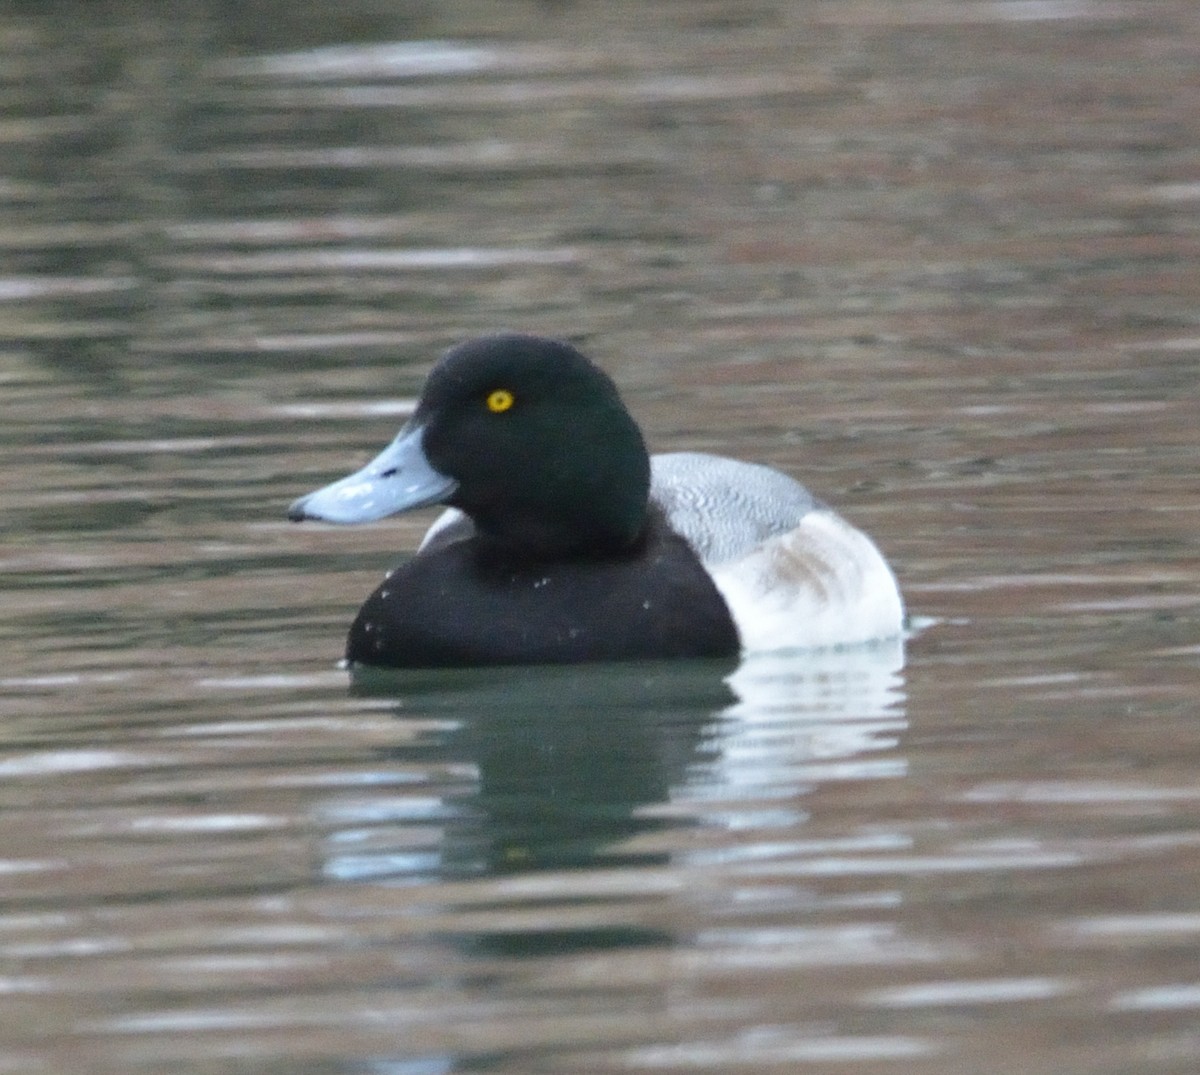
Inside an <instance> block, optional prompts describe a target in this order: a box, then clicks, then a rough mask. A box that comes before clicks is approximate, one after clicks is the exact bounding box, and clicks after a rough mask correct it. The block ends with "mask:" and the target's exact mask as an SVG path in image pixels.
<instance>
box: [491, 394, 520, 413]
mask: <svg viewBox="0 0 1200 1075" xmlns="http://www.w3.org/2000/svg"><path fill="white" fill-rule="evenodd" d="M515 402H516V397H515V396H514V395H513V394H512V393H511V392H510V391H509V390H508V389H507V388H497V389H496V391H495V392H493V393H492V394H491V395H490V396H488V398H487V407H488V410H489V411H491V412H492V414H503V413H504V412H505V411H506V410H508V408H509V407H511V406H512V405H513V404H514V403H515Z"/></svg>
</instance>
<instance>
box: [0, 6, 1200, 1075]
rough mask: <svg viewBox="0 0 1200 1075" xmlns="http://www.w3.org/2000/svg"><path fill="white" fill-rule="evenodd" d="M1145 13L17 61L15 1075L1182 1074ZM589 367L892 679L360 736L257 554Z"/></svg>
mask: <svg viewBox="0 0 1200 1075" xmlns="http://www.w3.org/2000/svg"><path fill="white" fill-rule="evenodd" d="M1198 44H1200V13H1198V12H1197V10H1196V9H1195V7H1194V5H1192V4H1189V3H1186V2H1184V0H1161V2H1160V0H1149V2H1144V3H1137V4H1134V3H1122V2H1116V3H1108V2H1100V0H1096V2H1083V3H1066V2H1057V0H1032V2H1031V0H997V2H982V0H980V2H974V0H971V2H956V3H948V2H941V0H911V2H907V0H906V2H905V3H892V4H884V3H874V2H862V3H858V2H855V3H843V4H837V5H829V4H816V3H793V4H776V3H751V4H741V5H731V4H728V3H725V2H721V0H713V2H707V0H706V2H702V3H692V2H689V3H676V2H664V3H657V4H654V5H633V4H623V3H617V4H606V5H600V4H594V3H576V4H561V5H543V6H540V7H537V8H533V7H530V8H528V9H526V8H522V7H520V6H511V5H506V6H504V8H503V10H501V9H500V8H497V7H494V6H491V5H480V4H475V3H470V2H466V0H462V2H459V0H453V2H450V3H445V4H441V5H438V6H436V7H426V8H413V9H411V10H404V11H400V10H399V9H398V8H396V6H395V5H392V4H376V3H373V2H372V0H352V2H349V3H344V4H342V5H337V6H334V7H330V6H329V5H321V6H320V7H317V6H314V5H310V4H305V3H296V4H292V5H289V7H288V8H287V9H286V10H284V9H281V8H276V7H274V6H272V5H267V6H265V7H264V6H261V5H259V6H256V7H248V8H245V9H239V10H238V11H232V10H227V9H225V8H222V9H220V10H217V9H216V8H215V7H214V6H212V5H207V4H192V5H168V6H167V7H165V8H164V7H162V6H160V5H153V4H147V5H133V6H129V5H126V6H125V7H120V6H110V5H86V4H68V3H65V2H64V3H61V4H60V3H55V4H51V5H42V6H37V7H34V6H30V5H23V6H20V5H18V6H17V7H14V8H12V9H11V10H9V11H7V12H6V13H0V95H2V96H3V100H4V102H5V104H6V110H5V116H4V118H3V119H2V120H0V147H2V148H3V154H2V156H3V159H4V162H5V163H4V168H3V172H2V173H0V481H2V483H3V487H4V490H5V495H4V513H3V521H2V522H0V601H2V602H3V605H2V607H3V610H4V616H3V618H2V620H3V622H2V623H0V638H2V639H3V649H2V654H3V664H2V667H0V804H2V806H3V810H2V812H0V1071H14V1072H25V1071H31V1072H34V1071H38V1072H57V1071H94V1072H97V1073H108V1072H122V1073H127V1072H131V1071H146V1072H159V1071H164V1070H171V1071H173V1072H180V1073H189V1072H195V1073H201V1072H206V1073H207V1072H216V1071H239V1072H240V1071H255V1072H263V1073H268V1072H275V1071H284V1070H286V1071H296V1070H304V1071H312V1072H330V1073H332V1072H357V1073H378V1075H430V1073H441V1072H451V1071H455V1072H458V1071H481V1070H490V1071H510V1072H519V1073H521V1075H526V1073H530V1072H588V1073H598V1072H607V1071H618V1070H620V1071H630V1070H632V1071H678V1072H690V1071H716V1072H726V1071H730V1072H732V1071H754V1072H758V1071H793V1070H802V1071H825V1070H829V1071H848V1070H853V1071H856V1072H876V1071H878V1072H884V1071H887V1072H893V1071H894V1072H914V1073H915V1072H920V1073H921V1075H931V1073H938V1072H946V1073H954V1075H959V1073H961V1072H964V1071H986V1072H1014V1073H1015V1072H1020V1073H1022V1075H1028V1073H1046V1075H1051V1073H1052V1075H1072V1073H1080V1075H1082V1073H1088V1075H1092V1073H1112V1075H1130V1073H1142V1072H1146V1073H1150V1072H1153V1073H1155V1075H1159V1073H1164V1075H1170V1073H1179V1075H1184V1073H1187V1075H1190V1073H1192V1072H1193V1071H1195V1070H1196V1066H1197V1063H1196V1057H1197V1056H1198V1055H1200V1030H1198V1029H1197V1028H1198V1027H1200V974H1198V972H1197V969H1196V968H1197V966H1198V965H1200V961H1198V955H1200V907H1198V906H1197V898H1196V891H1197V880H1198V878H1200V790H1197V789H1198V786H1200V785H1198V782H1197V779H1196V774H1197V772H1198V771H1200V735H1198V734H1197V731H1196V720H1195V715H1196V697H1197V687H1198V686H1200V677H1198V675H1197V667H1198V657H1200V639H1198V635H1197V615H1196V610H1197V607H1198V605H1200V593H1198V590H1200V585H1198V583H1197V579H1198V577H1200V575H1198V572H1197V566H1198V561H1200V546H1198V544H1197V537H1196V530H1197V528H1196V510H1197V509H1196V503H1197V483H1196V473H1197V460H1198V457H1200V434H1198V433H1197V423H1196V421H1195V417H1194V412H1195V402H1194V396H1195V394H1196V393H1195V384H1196V379H1197V373H1198V372H1200V358H1198V355H1200V334H1198V333H1197V322H1196V301H1195V300H1196V295H1197V293H1200V287H1198V284H1200V280H1198V278H1197V271H1196V266H1197V264H1200V260H1198V259H1197V253H1198V252H1200V251H1198V248H1197V243H1198V233H1197V227H1196V212H1195V210H1196V203H1197V201H1198V200H1200V186H1198V185H1197V183H1196V164H1197V151H1196V148H1195V147H1196V146H1197V144H1200V137H1198V135H1200V132H1198V130H1197V126H1198V122H1200V121H1198V119H1197V117H1198V116H1200V100H1198V96H1200V95H1198V92H1197V83H1196V80H1195V78H1194V70H1195V55H1196V50H1197V47H1198ZM500 326H505V327H516V328H526V329H532V330H537V331H542V332H547V333H561V334H569V335H571V336H572V337H573V338H575V339H576V340H578V341H579V342H580V343H581V345H582V346H584V347H585V349H587V350H589V351H590V352H591V353H593V354H594V355H595V356H596V357H597V358H598V359H600V360H601V361H602V362H603V364H605V365H606V366H607V367H608V368H609V369H610V370H611V371H612V372H613V374H614V376H615V377H616V378H617V379H618V381H619V382H620V383H621V384H622V385H623V387H624V388H625V391H626V394H627V396H628V398H629V400H630V402H631V406H632V408H633V410H634V411H635V413H636V414H637V416H638V417H639V419H640V420H641V421H642V423H643V424H644V426H645V428H646V429H647V431H648V433H649V435H650V439H651V441H652V442H653V443H654V445H655V447H656V448H658V449H681V448H701V449H710V450H716V451H720V452H724V453H727V454H732V455H739V456H743V457H747V458H752V459H758V460H763V461H766V462H771V463H774V464H775V465H778V466H780V467H782V468H784V469H786V470H789V471H791V472H792V473H794V474H796V475H798V476H800V477H802V478H803V479H805V480H806V481H808V482H809V483H810V484H811V485H812V486H813V487H814V489H815V490H816V491H817V492H818V493H819V494H820V495H822V496H824V497H826V498H827V499H829V500H831V501H832V502H834V503H836V504H837V505H838V506H840V507H842V508H844V510H845V511H846V513H847V514H848V515H849V516H850V517H851V518H853V519H854V520H855V521H856V522H858V523H860V524H861V525H863V526H864V527H865V528H866V529H868V530H869V531H870V532H871V533H872V534H874V535H875V536H876V537H877V538H878V540H879V542H880V544H881V545H882V546H883V547H884V549H885V550H886V551H887V553H888V554H889V556H890V558H891V559H892V560H893V562H894V563H895V565H896V568H897V572H898V574H899V576H900V578H901V580H902V584H903V586H904V589H905V593H906V596H907V599H908V602H909V605H910V607H911V608H912V610H913V611H914V612H915V613H916V614H917V615H918V616H919V617H921V618H922V622H924V623H926V624H928V623H929V621H934V625H933V626H928V627H927V629H925V630H924V631H922V632H921V633H919V634H918V635H917V636H916V637H915V638H914V639H913V640H911V642H910V644H909V646H908V652H907V655H906V656H905V657H904V658H902V657H901V655H899V654H898V653H895V652H887V651H884V652H874V653H867V654H858V655H854V654H850V655H846V654H843V655H834V656H833V657H831V658H827V659H822V660H813V659H803V660H797V659H790V660H787V659H781V660H779V661H774V662H755V663H753V664H751V665H749V666H747V667H743V668H741V669H739V670H738V671H737V672H736V673H735V674H734V675H733V677H732V678H729V677H728V673H729V669H727V668H723V667H709V666H703V665H701V666H684V667H678V666H675V667H661V666H633V667H627V668H617V669H585V670H577V671H571V672H569V673H563V672H561V671H558V672H555V671H550V672H545V671H534V670H524V671H515V672H505V673H503V674H497V673H494V672H493V673H488V674H486V675H479V674H458V675H447V674H441V675H436V676H420V677H406V678H402V679H398V680H387V679H384V680H380V681H369V682H367V681H364V682H358V683H351V682H350V681H349V680H348V678H347V676H346V675H345V673H343V672H340V671H338V670H337V669H336V668H335V666H334V662H335V660H336V657H337V656H338V653H339V651H340V646H341V642H342V638H343V635H344V631H345V628H346V625H347V623H348V621H349V619H350V617H351V615H352V613H353V610H354V608H355V607H356V605H357V603H358V601H359V600H360V599H361V597H362V596H364V595H365V594H366V593H367V592H368V591H369V590H370V588H371V587H372V586H373V585H374V583H375V582H376V581H377V579H378V577H379V575H380V574H381V573H382V571H383V570H384V568H385V567H386V566H387V565H388V564H389V563H390V562H391V561H392V560H393V559H394V558H395V557H396V556H397V555H398V554H399V553H400V552H401V551H403V550H406V549H410V548H412V547H414V546H415V544H416V542H417V540H418V539H419V535H420V530H421V527H422V525H423V520H418V521H405V520H397V521H394V522H391V523H388V524H385V525H380V526H377V527H368V528H364V529H360V530H347V531H339V530H333V529H320V528H295V527H290V526H289V525H288V524H287V523H286V522H284V521H283V511H284V509H285V508H286V505H287V503H288V502H289V501H290V500H291V499H292V498H293V497H294V496H295V495H297V494H298V493H301V492H304V491H306V490H308V489H310V488H313V487H315V486H316V485H318V484H320V483H321V482H323V481H325V480H328V479H329V478H331V477H334V476H336V475H338V474H341V473H344V472H345V471H346V470H347V469H348V468H349V466H350V465H352V464H353V463H354V462H355V460H362V459H365V458H366V456H367V454H368V453H369V452H370V451H372V450H373V449H374V448H375V447H376V446H377V445H378V444H379V443H380V442H381V441H382V440H383V439H384V438H385V437H387V436H388V435H390V433H391V432H393V431H394V429H395V427H396V425H397V424H398V423H399V422H400V421H402V419H403V416H404V415H405V414H406V413H407V410H408V408H409V407H410V406H411V399H412V395H413V393H414V392H415V391H416V389H417V386H418V385H419V383H420V380H421V377H422V375H423V373H424V372H425V370H426V369H427V368H428V366H429V364H430V363H431V361H432V359H433V358H434V356H435V355H436V353H437V352H438V350H439V349H440V348H441V347H443V346H444V345H446V344H448V343H449V342H452V341H453V340H456V339H458V338H461V337H463V336H466V335H469V334H471V333H474V332H478V331H483V330H488V329H494V328H496V327H500Z"/></svg>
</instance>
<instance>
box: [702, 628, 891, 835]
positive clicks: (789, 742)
mask: <svg viewBox="0 0 1200 1075" xmlns="http://www.w3.org/2000/svg"><path fill="white" fill-rule="evenodd" d="M903 667H904V644H903V642H901V641H899V640H896V641H893V642H886V643H881V644H878V645H872V646H854V647H847V648H845V649H836V650H822V651H815V652H808V653H762V654H751V655H749V656H748V657H746V659H745V660H743V662H742V663H741V665H740V666H739V667H738V669H737V671H735V672H734V673H733V675H731V676H730V677H729V679H728V680H727V683H728V684H729V686H730V687H731V688H732V689H733V691H734V693H735V694H736V695H737V698H738V700H737V701H736V702H735V703H734V704H733V705H731V706H728V707H727V708H725V709H724V710H722V712H721V714H720V722H719V723H718V724H717V725H715V726H714V729H713V731H714V734H713V739H712V742H711V744H710V749H711V752H712V754H713V756H714V760H713V761H712V762H711V763H709V764H708V765H705V766H698V767H697V770H696V772H695V778H694V779H693V780H692V781H691V782H689V785H688V787H687V789H686V791H685V792H684V793H685V794H687V795H689V796H691V795H695V794H697V793H700V794H709V795H712V796H717V797H721V796H730V795H732V796H734V797H735V798H736V797H750V798H753V799H754V800H756V801H757V804H758V805H757V806H756V807H751V809H752V810H758V811H761V809H762V802H761V799H762V797H763V796H764V795H768V796H769V795H771V794H778V795H782V796H788V797H791V796H792V795H794V793H795V792H796V791H797V790H799V786H800V785H811V784H813V783H815V782H819V781H824V780H872V779H879V778H894V777H899V776H903V775H904V773H905V772H906V765H905V762H904V759H903V758H901V757H897V756H894V755H891V756H888V757H883V758H881V757H878V754H879V753H880V752H881V751H892V750H894V749H895V748H896V746H897V745H898V744H899V741H900V738H899V737H900V734H901V733H902V732H903V731H904V729H905V728H906V727H907V722H906V721H905V718H904V712H903V702H904V693H903V677H902V675H901V672H902V669H903ZM771 789H774V792H772V791H771ZM709 816H710V815H709ZM727 822H728V824H730V825H731V826H736V825H737V824H738V817H737V812H736V811H734V812H731V813H729V814H728V816H727Z"/></svg>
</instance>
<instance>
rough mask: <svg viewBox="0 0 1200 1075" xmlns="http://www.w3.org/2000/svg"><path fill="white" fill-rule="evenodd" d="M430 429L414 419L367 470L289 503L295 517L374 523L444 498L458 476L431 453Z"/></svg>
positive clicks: (289, 511)
mask: <svg viewBox="0 0 1200 1075" xmlns="http://www.w3.org/2000/svg"><path fill="white" fill-rule="evenodd" d="M424 432H425V431H424V429H423V428H422V427H421V426H413V425H408V426H405V427H404V428H403V429H402V430H400V432H399V434H397V436H396V439H395V440H394V441H392V443H391V444H389V445H388V446H387V447H386V448H384V450H383V451H382V452H380V453H379V454H378V455H377V456H376V457H375V458H374V459H372V460H371V462H369V463H368V464H367V465H366V466H365V467H363V468H362V469H361V470H357V471H355V472H354V473H353V474H348V475H347V476H346V477H344V478H342V479H341V480H340V481H336V482H334V483H333V484H331V485H326V486H325V487H324V488H323V489H318V490H317V491H316V492H314V493H309V494H308V495H307V496H302V497H300V499H299V500H297V501H295V502H294V503H293V504H292V506H291V507H290V508H288V518H289V519H291V520H292V522H295V523H298V522H303V521H304V520H305V519H317V520H320V521H321V522H326V523H369V522H374V521H375V520H376V519H383V518H386V517H387V516H389V515H396V514H397V513H399V512H402V511H411V510H413V509H414V508H424V507H428V506H429V505H430V504H440V503H442V502H443V501H445V500H446V499H447V498H448V497H450V496H452V495H453V493H454V490H455V489H456V488H458V482H456V481H455V480H454V479H453V478H449V477H447V476H446V475H445V474H442V473H441V472H440V471H437V470H435V469H434V468H433V466H432V465H431V464H430V462H429V460H428V459H427V458H426V457H425V449H424V445H423V443H422V440H423V437H424Z"/></svg>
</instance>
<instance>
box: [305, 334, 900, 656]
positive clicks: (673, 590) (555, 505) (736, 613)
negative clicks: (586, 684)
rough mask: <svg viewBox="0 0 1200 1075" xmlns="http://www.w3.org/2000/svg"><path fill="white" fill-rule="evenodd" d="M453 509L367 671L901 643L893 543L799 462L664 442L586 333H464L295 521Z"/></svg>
mask: <svg viewBox="0 0 1200 1075" xmlns="http://www.w3.org/2000/svg"><path fill="white" fill-rule="evenodd" d="M437 505H440V506H443V508H444V511H443V512H442V513H441V515H440V516H439V517H438V518H437V519H436V520H435V521H434V523H433V524H432V526H430V528H429V530H428V532H427V533H426V534H425V537H424V539H423V541H422V542H421V543H420V545H419V547H418V548H417V550H416V553H415V555H413V556H411V557H410V558H409V559H407V560H406V561H405V562H403V563H402V564H400V566H398V567H396V568H395V569H394V570H392V571H391V572H390V573H388V574H387V576H386V577H385V578H384V579H383V581H382V582H381V583H380V585H379V586H378V587H377V588H376V590H375V591H374V592H373V593H372V594H371V595H370V596H369V597H368V598H367V599H366V601H365V602H364V603H363V605H362V607H361V608H360V609H359V611H358V614H357V616H356V617H355V618H354V621H353V623H352V624H351V626H350V631H349V635H348V637H347V640H346V650H345V656H346V661H347V662H348V664H349V665H350V666H351V667H354V666H359V665H366V666H377V667H387V668H468V667H476V666H488V665H521V664H572V663H579V662H586V661H620V660H660V659H664V660H669V659H693V658H694V659H703V658H724V659H735V660H736V659H738V658H739V656H740V655H743V654H746V653H749V652H759V651H777V650H793V649H794V650H806V649H826V648H830V647H845V646H855V645H862V644H870V643H873V642H878V641H883V640H888V639H895V638H897V637H899V636H900V635H901V634H902V632H903V629H904V605H903V601H902V598H901V595H900V589H899V586H898V584H897V582H896V577H895V575H894V573H893V572H892V569H891V567H890V566H889V565H888V563H887V561H886V559H885V558H884V556H883V554H882V553H881V552H880V551H879V549H878V548H877V546H876V545H875V543H874V542H873V541H872V540H871V539H870V538H869V537H868V536H867V535H866V534H865V533H863V532H862V531H861V530H859V529H857V528H855V527H854V526H853V525H851V524H850V523H849V522H847V521H846V520H845V519H843V518H842V517H841V516H840V515H838V514H837V513H836V512H835V511H834V510H833V509H832V508H830V507H829V506H827V505H826V504H825V503H823V502H822V501H821V500H819V499H818V498H817V497H815V496H814V495H813V494H812V493H810V492H809V491H808V490H807V489H806V488H805V487H804V486H803V485H801V484H800V483H799V482H797V481H795V480H794V479H792V478H791V477H789V476H788V475H786V474H784V473H782V472H781V471H778V470H775V469H773V468H771V467H768V466H763V465H760V464H757V463H748V462H742V461H740V460H737V459H731V458H727V457H724V456H719V455H711V454H707V453H703V452H668V453H663V454H655V455H651V454H650V453H649V452H648V451H647V448H646V443H645V440H644V438H643V436H642V432H641V430H640V429H639V427H638V425H637V423H636V422H635V421H634V419H633V417H632V415H631V414H630V413H629V410H628V409H627V408H626V406H625V403H624V402H623V401H622V399H621V396H620V394H619V392H618V390H617V387H616V385H615V384H614V382H613V380H612V379H611V378H610V377H609V376H608V374H606V373H605V372H604V371H603V370H602V369H601V368H600V367H599V366H597V365H596V364H595V363H594V362H592V361H591V360H590V359H589V358H587V357H586V356H585V355H584V354H583V353H582V352H581V351H580V350H579V349H577V348H576V347H575V346H574V345H573V344H571V343H569V342H567V341H564V340H558V339H549V338H545V337H541V336H535V335H528V334H523V333H509V332H506V333H500V334H495V335H489V336H484V337H480V338H476V339H471V340H468V341H466V342H464V343H460V344H458V345H456V346H454V347H451V348H450V349H449V350H448V351H446V352H445V353H444V354H443V355H442V357H441V358H440V359H439V360H438V361H437V363H436V364H435V365H434V367H433V369H432V371H431V372H430V374H429V376H428V378H427V380H426V382H425V384H424V387H423V388H422V390H421V393H420V396H419V398H418V400H417V404H416V408H415V410H414V411H413V413H412V415H411V417H410V419H409V420H408V421H407V422H406V423H405V424H404V426H403V428H402V429H401V430H400V432H399V433H398V434H397V436H396V437H395V439H394V440H393V441H391V443H390V444H388V445H387V447H386V448H384V449H383V451H382V452H380V453H379V454H378V455H377V456H376V457H375V458H374V459H372V460H371V462H369V463H367V465H366V466H364V467H362V468H361V469H360V470H357V471H355V472H354V473H352V474H349V475H348V476H346V477H344V478H341V479H340V480H338V481H335V482H333V483H332V484H330V485H326V486H324V487H323V488H320V489H317V490H316V491H315V492H312V493H309V494H308V495H306V496H302V497H300V498H299V499H298V500H296V501H295V502H293V503H292V505H291V506H290V508H289V509H288V518H289V519H291V520H292V521H293V522H303V521H308V520H314V521H319V522H325V523H335V524H346V525H349V524H359V523H369V522H373V521H376V520H379V519H383V518H386V517H388V516H391V515H395V514H397V513H400V512H407V511H413V510H416V509H418V508H426V507H432V506H437Z"/></svg>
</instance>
